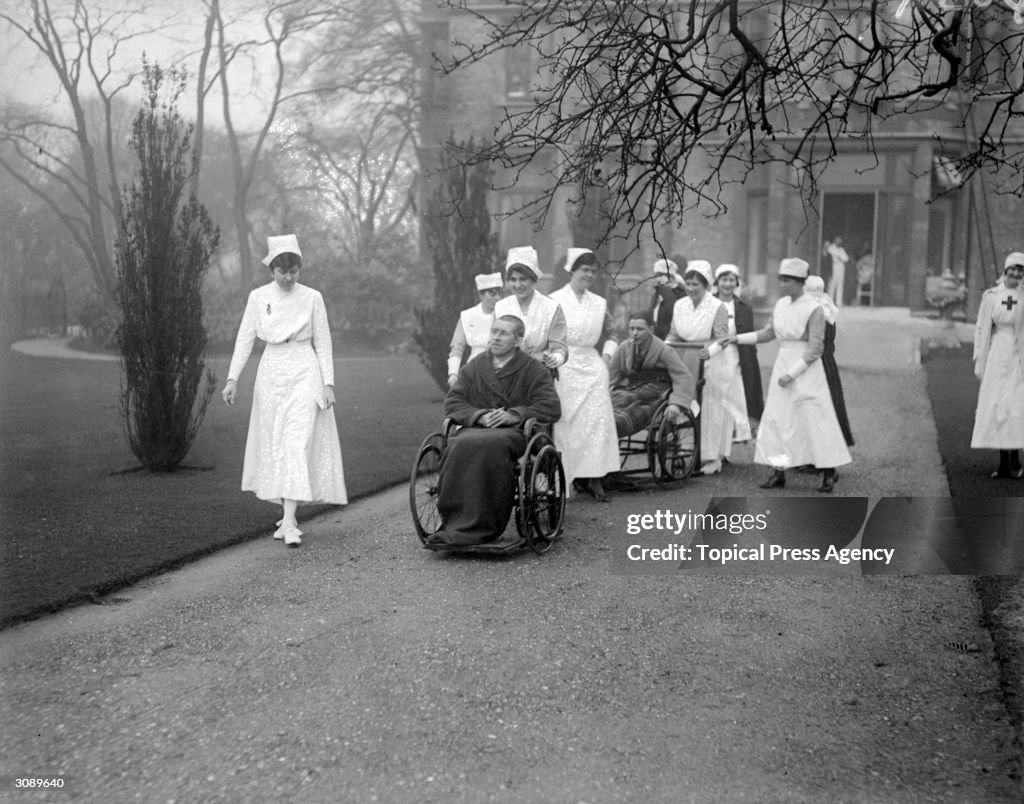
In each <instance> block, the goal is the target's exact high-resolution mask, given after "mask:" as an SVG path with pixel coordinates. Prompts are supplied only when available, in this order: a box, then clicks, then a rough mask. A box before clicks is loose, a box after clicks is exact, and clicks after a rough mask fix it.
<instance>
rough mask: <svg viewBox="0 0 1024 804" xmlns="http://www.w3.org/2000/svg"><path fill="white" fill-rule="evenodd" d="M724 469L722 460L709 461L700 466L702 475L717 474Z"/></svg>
mask: <svg viewBox="0 0 1024 804" xmlns="http://www.w3.org/2000/svg"><path fill="white" fill-rule="evenodd" d="M721 471H722V462H721V461H707V462H706V463H704V464H702V465H701V467H700V473H701V474H702V475H717V474H720V473H721Z"/></svg>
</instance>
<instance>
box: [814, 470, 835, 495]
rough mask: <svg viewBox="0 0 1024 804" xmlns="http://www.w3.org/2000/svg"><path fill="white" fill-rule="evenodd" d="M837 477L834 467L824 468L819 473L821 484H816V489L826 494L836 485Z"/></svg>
mask: <svg viewBox="0 0 1024 804" xmlns="http://www.w3.org/2000/svg"><path fill="white" fill-rule="evenodd" d="M838 479H839V472H837V471H836V470H835V469H825V470H824V471H822V473H821V485H820V486H818V491H820V492H822V493H823V494H828V493H829V492H831V491H832V489H833V488H834V487H835V485H836V481H837V480H838Z"/></svg>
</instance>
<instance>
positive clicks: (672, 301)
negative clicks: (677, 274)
mask: <svg viewBox="0 0 1024 804" xmlns="http://www.w3.org/2000/svg"><path fill="white" fill-rule="evenodd" d="M685 295H686V290H685V288H681V287H678V286H676V285H662V286H661V287H657V288H655V289H654V298H652V299H651V306H650V308H649V309H648V312H649V313H650V314H651V315H652V316H653V317H654V337H655V338H660V339H661V340H665V338H667V337H668V333H669V332H670V331H671V330H672V311H673V310H674V309H675V306H676V302H677V301H679V299H681V298H683V296H685ZM658 302H661V304H660V305H659V304H658Z"/></svg>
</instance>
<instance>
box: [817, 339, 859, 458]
mask: <svg viewBox="0 0 1024 804" xmlns="http://www.w3.org/2000/svg"><path fill="white" fill-rule="evenodd" d="M821 365H822V368H824V369H825V379H826V380H828V391H829V393H830V394H831V395H832V407H833V408H835V410H836V418H837V419H839V429H840V430H842V431H843V438H844V439H845V440H846V446H848V447H852V446H853V431H852V430H850V419H849V417H848V416H847V415H846V398H845V397H844V396H843V382H842V380H840V379H839V366H838V365H837V364H836V325H835V324H829V323H828V322H827V321H826V322H825V351H824V352H822V354H821Z"/></svg>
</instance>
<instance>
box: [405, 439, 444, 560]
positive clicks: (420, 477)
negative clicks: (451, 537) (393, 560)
mask: <svg viewBox="0 0 1024 804" xmlns="http://www.w3.org/2000/svg"><path fill="white" fill-rule="evenodd" d="M443 444H444V436H442V435H441V434H440V433H431V434H430V435H428V436H427V437H426V438H425V439H424V440H423V443H422V444H421V445H420V448H419V450H418V451H417V452H416V460H415V461H414V462H413V465H412V476H411V477H410V478H409V509H410V511H411V512H412V522H413V525H415V526H416V535H417V536H419V537H420V541H421V542H423V544H426V543H427V539H428V538H429V537H430V536H432V535H433V534H435V533H437V531H439V530H440V529H441V525H442V524H443V523H442V522H441V512H440V511H438V510H437V486H438V483H439V482H440V479H441V453H442V446H443Z"/></svg>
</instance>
